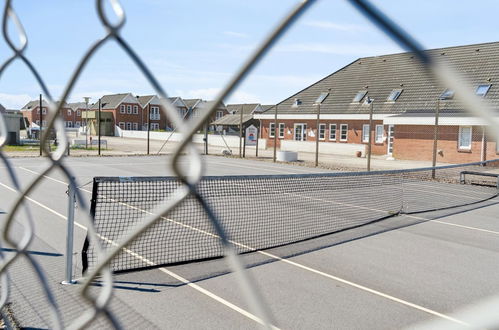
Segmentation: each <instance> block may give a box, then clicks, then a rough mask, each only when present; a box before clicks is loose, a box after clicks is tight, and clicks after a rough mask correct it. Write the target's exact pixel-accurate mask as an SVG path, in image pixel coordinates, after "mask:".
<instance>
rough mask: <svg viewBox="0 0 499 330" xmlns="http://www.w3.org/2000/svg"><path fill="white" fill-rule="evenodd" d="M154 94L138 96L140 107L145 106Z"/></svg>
mask: <svg viewBox="0 0 499 330" xmlns="http://www.w3.org/2000/svg"><path fill="white" fill-rule="evenodd" d="M154 96H156V95H144V96H138V97H137V100H138V101H139V103H140V105H141V106H142V107H145V106H146V105H147V104H148V103H149V102H151V100H152V99H153V98H154Z"/></svg>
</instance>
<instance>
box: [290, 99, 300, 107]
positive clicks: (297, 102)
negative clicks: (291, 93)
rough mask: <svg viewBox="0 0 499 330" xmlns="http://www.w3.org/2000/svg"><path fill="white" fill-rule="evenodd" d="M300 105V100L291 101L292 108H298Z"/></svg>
mask: <svg viewBox="0 0 499 330" xmlns="http://www.w3.org/2000/svg"><path fill="white" fill-rule="evenodd" d="M300 104H301V100H300V99H298V98H296V99H295V100H294V101H293V105H292V107H293V108H298V106H299V105H300Z"/></svg>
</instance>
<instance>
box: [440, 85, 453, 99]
mask: <svg viewBox="0 0 499 330" xmlns="http://www.w3.org/2000/svg"><path fill="white" fill-rule="evenodd" d="M453 98H454V91H453V90H452V89H448V88H447V89H446V90H444V92H443V93H442V94H440V99H441V100H452V99H453Z"/></svg>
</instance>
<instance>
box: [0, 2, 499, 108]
mask: <svg viewBox="0 0 499 330" xmlns="http://www.w3.org/2000/svg"><path fill="white" fill-rule="evenodd" d="M297 2H298V1H297V0H294V1H292V0H251V1H247V0H246V1H243V0H210V1H202V0H197V1H194V0H183V1H167V0H164V1H162V0H140V1H139V0H122V1H121V4H122V6H123V8H124V10H125V14H126V23H125V25H124V27H123V28H122V30H121V35H122V37H123V38H124V39H125V40H127V41H128V43H129V44H130V45H131V46H132V47H133V48H134V50H135V51H136V52H137V53H138V54H139V56H140V57H141V58H142V59H143V60H144V62H145V63H146V64H147V66H148V67H149V68H150V70H151V71H152V72H153V74H154V75H155V77H156V78H157V79H158V80H159V82H160V83H161V85H162V86H163V88H164V90H165V91H166V92H167V93H168V95H169V96H180V97H183V98H203V99H206V100H209V99H212V98H214V97H215V95H216V94H217V92H219V91H220V89H221V88H222V87H223V86H224V85H225V84H226V83H227V82H228V81H229V80H230V78H231V77H232V75H233V74H234V73H235V72H236V70H237V69H238V68H239V67H240V66H241V65H242V64H243V63H244V61H245V60H246V59H247V58H248V57H249V56H250V54H251V53H252V51H253V50H254V49H255V48H256V47H257V45H258V44H259V43H260V42H261V41H262V40H263V39H264V38H265V36H266V34H267V33H269V32H270V31H271V29H272V28H273V27H274V26H275V25H276V24H277V22H278V21H279V20H280V19H281V18H283V17H284V16H285V15H286V13H288V12H289V11H290V10H291V8H292V7H293V6H294V5H295V4H296V3H297ZM372 3H373V4H374V5H376V6H377V7H378V8H380V9H382V10H383V11H384V12H385V13H386V14H387V15H388V16H390V17H391V18H392V19H393V20H395V21H396V22H397V23H398V24H399V25H401V26H402V27H403V28H404V29H405V30H406V31H408V32H409V33H411V34H412V35H413V36H414V37H415V38H416V39H417V40H418V41H420V42H421V43H422V44H423V46H424V47H426V48H440V47H448V46H458V45H466V44H474V43H481V42H494V41H499V36H498V32H497V31H499V20H497V17H496V16H497V13H498V12H499V1H496V0H483V1H480V2H476V1H471V0H459V1H455V0H419V1H407V0H372ZM2 6H3V4H2ZM13 6H14V9H15V11H16V13H17V14H18V16H19V19H20V21H21V22H22V24H23V26H24V28H25V30H26V34H27V36H28V48H27V50H26V52H25V55H26V56H27V57H28V58H29V59H30V60H31V61H32V63H33V64H34V66H35V67H36V68H37V69H38V70H39V72H40V74H41V76H42V77H43V79H44V81H45V83H46V84H47V85H48V87H49V90H50V92H51V94H52V95H53V97H54V98H55V99H58V98H59V97H60V95H61V94H62V91H63V89H64V87H65V85H66V84H67V83H68V80H69V78H70V76H71V74H72V73H73V71H74V70H75V67H76V65H77V64H78V62H79V61H80V59H81V57H82V56H83V54H84V53H85V52H86V51H87V50H88V48H89V47H90V46H91V45H92V43H93V42H95V41H96V40H98V39H99V38H102V37H103V36H104V35H105V30H104V28H103V26H102V24H101V23H100V21H99V19H98V16H97V12H96V8H95V1H91V0H71V1H67V0H44V1H37V0H31V1H29V0H23V1H21V0H13ZM107 9H108V10H107V12H108V14H109V17H110V19H111V20H113V19H115V18H114V16H113V14H112V13H111V11H110V10H109V8H107ZM2 12H3V7H2ZM9 28H10V29H9V35H10V36H11V37H12V39H13V40H16V41H17V40H18V37H17V35H16V33H15V27H14V25H12V24H10V25H9ZM401 51H403V50H402V49H401V48H400V47H399V46H398V45H396V44H395V43H394V42H393V41H391V39H389V38H388V37H387V36H386V35H384V34H383V33H382V32H381V31H379V30H378V29H377V28H376V27H375V26H374V25H372V23H370V22H369V21H368V20H367V19H365V18H364V16H362V14H360V13H359V12H357V11H356V10H355V9H354V7H352V6H351V5H350V4H349V3H348V2H347V1H344V0H343V1H340V0H322V1H316V2H315V3H314V5H313V6H311V7H310V8H309V9H308V10H307V11H306V12H305V14H304V15H303V16H301V18H300V19H299V20H298V21H297V22H296V23H295V24H294V25H293V26H292V27H291V28H290V29H289V30H288V32H287V34H286V35H285V36H284V37H283V38H281V39H280V40H279V42H278V43H277V44H276V45H275V46H274V48H272V50H271V51H270V52H269V53H268V54H267V56H266V57H265V58H264V59H263V60H262V61H261V62H260V63H259V65H258V66H257V67H256V68H255V69H254V70H253V71H252V72H251V74H250V75H249V76H248V77H247V78H246V79H245V80H244V82H243V83H242V84H241V85H240V86H239V87H238V89H237V90H236V91H235V92H234V93H233V94H232V95H231V97H230V98H229V99H227V100H225V102H226V103H262V104H275V103H277V102H279V101H281V100H283V99H285V98H287V97H289V96H291V95H293V94H294V93H296V92H298V91H300V90H301V89H303V88H305V87H307V86H309V85H310V84H312V83H314V82H316V81H318V80H320V79H321V78H323V77H325V76H326V75H329V74H331V73H333V72H335V71H337V70H339V69H341V68H342V67H344V66H345V65H348V64H349V63H351V62H353V61H355V60H356V59H357V58H359V57H364V56H376V55H382V54H391V53H398V52H401ZM11 54H12V50H10V49H9V48H8V47H7V44H6V43H5V41H4V40H3V39H2V38H0V63H3V62H4V61H5V60H6V59H7V58H9V57H10V56H11ZM124 92H132V93H133V94H134V95H146V94H154V93H155V91H154V89H153V88H152V87H151V86H150V84H149V83H148V81H147V80H146V79H145V78H144V77H143V75H142V74H141V73H140V72H139V70H138V69H137V67H136V66H135V65H134V64H133V62H132V61H131V60H130V59H129V58H128V57H127V55H126V54H125V53H124V52H123V51H122V50H121V49H120V48H119V47H118V45H117V44H116V42H114V41H111V42H108V43H107V44H106V45H105V46H104V47H103V48H101V49H100V50H99V51H98V52H97V53H95V54H94V56H93V57H92V59H91V61H90V63H89V64H88V65H87V66H86V67H85V69H84V71H83V73H82V74H81V76H80V77H79V79H78V81H77V83H76V85H75V88H74V90H73V92H72V93H71V96H70V101H82V100H83V97H84V96H90V97H91V98H92V99H91V102H95V101H96V100H97V99H98V98H99V97H100V96H102V95H104V94H111V93H124ZM39 93H41V88H40V87H39V86H38V84H37V82H36V81H35V79H34V78H33V76H32V75H31V73H30V72H29V71H28V70H27V69H26V66H25V65H24V64H23V63H22V62H20V61H19V60H17V61H15V62H14V63H13V64H11V65H10V66H9V67H8V68H7V70H6V71H5V72H4V73H3V74H2V75H1V76H0V104H3V105H4V106H5V107H6V108H11V109H19V108H21V107H22V106H23V105H24V104H25V103H27V102H28V101H29V100H32V99H36V98H37V97H38V94H39Z"/></svg>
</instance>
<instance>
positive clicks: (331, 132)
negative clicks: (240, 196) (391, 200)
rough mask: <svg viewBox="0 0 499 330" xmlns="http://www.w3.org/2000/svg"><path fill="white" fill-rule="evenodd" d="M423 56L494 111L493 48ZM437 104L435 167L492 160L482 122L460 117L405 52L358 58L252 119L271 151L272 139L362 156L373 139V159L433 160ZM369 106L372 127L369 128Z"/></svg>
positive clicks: (286, 145) (492, 144)
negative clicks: (459, 77)
mask: <svg viewBox="0 0 499 330" xmlns="http://www.w3.org/2000/svg"><path fill="white" fill-rule="evenodd" d="M427 53H428V54H429V55H430V56H432V57H434V58H435V59H436V60H439V59H443V60H445V61H446V62H449V63H450V64H451V65H452V66H453V67H455V68H458V69H459V70H460V72H461V73H462V74H464V75H465V76H467V77H468V78H469V79H470V83H471V84H472V86H473V87H474V88H475V92H476V95H478V96H479V97H482V98H484V99H485V100H486V101H487V102H488V103H490V104H491V105H492V106H493V107H495V108H496V109H499V66H497V63H498V62H499V42H494V43H485V44H476V45H467V46H458V47H448V48H440V49H433V50H429V51H427ZM437 103H439V104H440V105H439V106H440V114H441V119H440V121H439V135H438V151H439V152H438V159H437V161H439V162H451V163H462V162H472V161H480V160H485V159H491V158H497V155H498V154H499V150H498V144H497V143H496V141H495V140H493V139H491V138H489V137H488V136H487V135H486V134H485V132H484V123H483V122H482V121H481V120H480V119H479V118H475V117H473V116H471V115H469V114H468V113H466V112H465V109H464V107H463V106H462V105H461V104H460V103H459V102H457V101H456V100H455V99H454V91H453V90H450V89H448V88H447V86H439V85H438V84H437V82H436V81H434V80H433V79H432V78H431V77H429V75H428V74H427V73H426V71H425V70H424V68H423V66H422V65H421V64H420V63H419V62H418V60H417V59H416V58H415V57H414V55H413V54H411V53H400V54H393V55H383V56H375V57H365V58H360V59H358V60H356V61H354V62H352V63H350V64H349V65H347V66H345V67H344V68H341V69H340V70H338V71H336V72H334V73H333V74H331V75H329V76H327V77H325V78H323V79H321V80H320V81H318V82H316V83H314V84H312V85H311V86H309V87H306V88H305V89H303V90H301V91H299V92H298V93H296V94H294V95H292V96H290V97H288V98H287V99H285V100H283V101H282V102H279V103H278V104H277V105H276V106H274V107H272V108H270V109H269V110H267V111H265V112H264V113H262V114H258V115H255V117H256V118H257V119H259V120H261V125H262V130H261V137H262V138H264V139H267V145H268V146H269V147H271V146H273V144H274V141H273V140H274V139H275V138H277V141H276V142H277V145H278V146H280V147H281V148H283V149H286V150H303V149H304V148H305V149H307V150H308V151H310V152H313V151H314V150H315V148H314V146H315V141H316V139H319V141H320V143H319V144H320V145H322V146H327V147H328V150H332V153H334V152H335V150H337V151H341V150H343V149H345V147H349V146H355V148H362V149H363V148H364V147H365V146H366V145H367V143H368V141H369V136H370V135H371V139H372V141H373V142H372V152H373V154H377V155H386V156H387V157H394V158H398V159H412V160H431V158H432V150H433V139H434V121H435V110H436V108H437ZM319 104H320V121H319V127H317V121H316V119H317V111H318V107H319ZM371 106H372V108H373V119H374V122H373V125H372V127H369V112H370V108H371ZM276 109H277V127H275V123H274V116H275V111H276ZM276 135H277V137H276ZM362 151H363V152H364V150H362Z"/></svg>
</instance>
